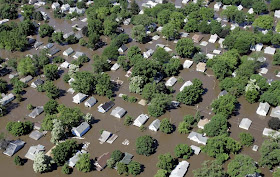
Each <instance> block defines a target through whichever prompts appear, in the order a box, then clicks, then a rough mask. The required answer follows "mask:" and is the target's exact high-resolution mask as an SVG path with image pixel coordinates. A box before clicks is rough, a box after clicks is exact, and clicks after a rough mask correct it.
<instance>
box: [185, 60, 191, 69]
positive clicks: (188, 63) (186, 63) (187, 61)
mask: <svg viewBox="0 0 280 177" xmlns="http://www.w3.org/2000/svg"><path fill="white" fill-rule="evenodd" d="M192 64H193V61H191V60H185V62H184V64H183V68H190V67H191V66H192Z"/></svg>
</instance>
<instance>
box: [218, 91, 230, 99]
mask: <svg viewBox="0 0 280 177" xmlns="http://www.w3.org/2000/svg"><path fill="white" fill-rule="evenodd" d="M226 94H228V92H227V91H226V90H223V91H221V92H220V93H219V95H218V98H219V97H220V96H225V95H226Z"/></svg>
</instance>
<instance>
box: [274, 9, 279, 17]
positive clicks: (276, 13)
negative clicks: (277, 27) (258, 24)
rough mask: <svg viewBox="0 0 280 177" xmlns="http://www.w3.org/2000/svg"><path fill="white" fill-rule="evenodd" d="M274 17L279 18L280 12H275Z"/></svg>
mask: <svg viewBox="0 0 280 177" xmlns="http://www.w3.org/2000/svg"><path fill="white" fill-rule="evenodd" d="M274 17H276V18H280V10H275V12H274Z"/></svg>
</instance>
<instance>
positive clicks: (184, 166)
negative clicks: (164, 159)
mask: <svg viewBox="0 0 280 177" xmlns="http://www.w3.org/2000/svg"><path fill="white" fill-rule="evenodd" d="M189 165H190V164H189V162H187V161H185V160H183V161H181V162H179V164H178V165H177V166H176V167H175V169H174V170H172V171H171V174H170V175H169V177H184V176H185V174H186V173H187V171H188V168H189Z"/></svg>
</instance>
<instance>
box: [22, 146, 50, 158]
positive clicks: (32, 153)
mask: <svg viewBox="0 0 280 177" xmlns="http://www.w3.org/2000/svg"><path fill="white" fill-rule="evenodd" d="M41 151H45V146H43V145H40V144H38V145H37V146H30V148H29V149H28V151H27V153H26V154H25V156H24V157H25V158H27V159H30V160H34V159H35V156H36V154H38V152H41Z"/></svg>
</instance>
